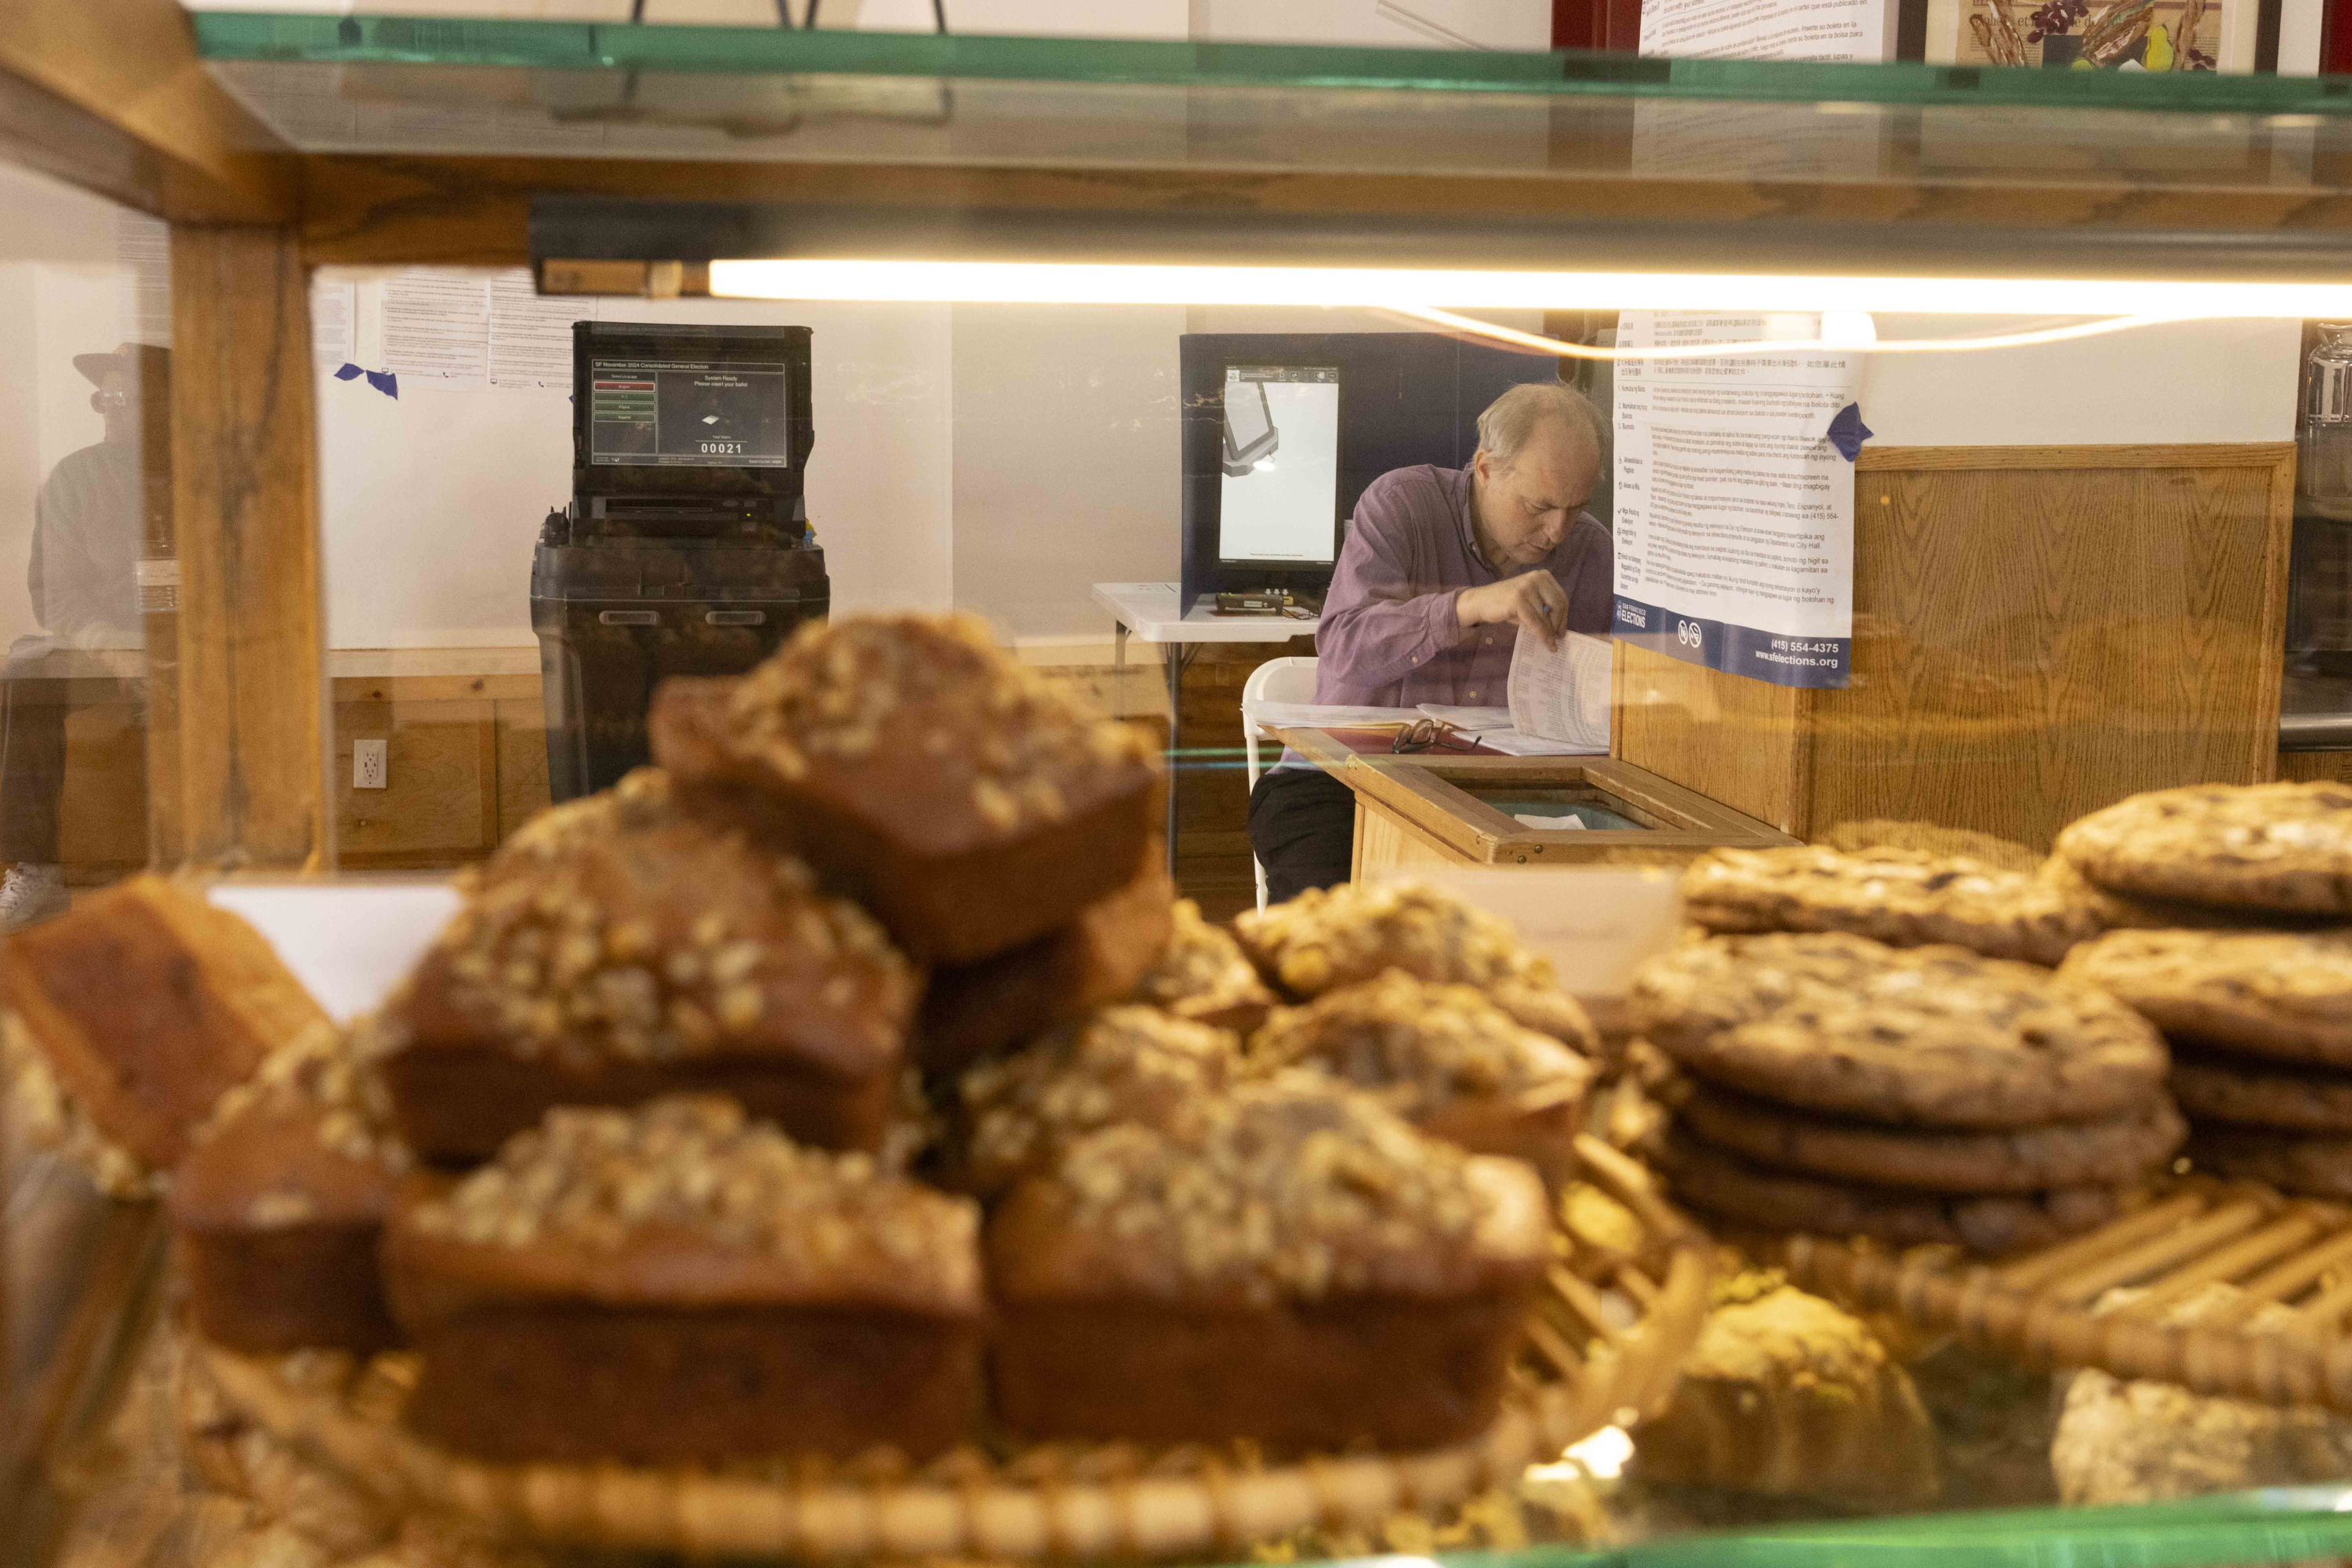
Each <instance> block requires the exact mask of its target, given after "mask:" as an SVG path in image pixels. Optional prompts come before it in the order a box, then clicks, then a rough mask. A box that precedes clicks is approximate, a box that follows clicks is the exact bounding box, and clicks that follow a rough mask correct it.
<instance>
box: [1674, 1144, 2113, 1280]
mask: <svg viewBox="0 0 2352 1568" xmlns="http://www.w3.org/2000/svg"><path fill="white" fill-rule="evenodd" d="M1662 1162H1663V1163H1664V1168H1665V1173H1666V1180H1667V1183H1668V1184H1669V1185H1670V1186H1671V1187H1672V1188H1673V1189H1674V1192H1675V1196H1677V1197H1679V1198H1681V1199H1682V1200H1683V1201H1684V1202H1685V1203H1687V1204H1689V1205H1691V1206H1692V1207H1694V1208H1698V1209H1704V1210H1706V1212H1707V1213H1709V1214H1711V1215H1716V1216H1717V1217H1718V1218H1722V1219H1727V1220H1731V1221H1734V1222H1736V1223H1740V1224H1746V1225H1751V1226H1759V1227H1761V1228H1763V1229H1767V1230H1801V1231H1809V1232H1811V1233H1812V1234H1814V1235H1816V1236H1829V1237H1848V1236H1868V1237H1876V1238H1877V1239H1879V1240H1881V1241H1885V1242H1891V1243H1893V1244H1894V1245H1895V1246H1897V1247H1916V1246H1922V1245H1927V1244H1930V1243H1937V1244H1942V1245H1947V1246H1958V1247H1967V1248H1969V1250H1970V1251H1972V1252H1980V1253H1985V1254H1990V1255H1998V1254H2003V1253H2012V1252H2030V1251H2032V1250H2034V1249H2035V1248H2037V1247H2049V1246H2052V1245H2053V1244H2054V1243H2057V1242H2060V1241H2063V1240H2064V1239H2066V1238H2067V1237H2070V1236H2079V1235H2081V1234H2082V1233H2084V1231H2088V1230H2095V1229H2097V1228H2098V1227H2099V1226H2103V1225H2105V1224H2106V1223H2107V1221H2109V1220H2111V1219H2113V1218H2115V1217H2116V1215H2118V1214H2120V1213H2121V1212H2122V1211H2123V1205H2124V1198H2125V1194H2124V1192H2123V1191H2121V1190H2119V1189H2117V1188H2116V1187H2113V1186H2077V1187H2057V1188H2053V1189H2051V1190H2049V1191H2046V1192H2039V1193H2024V1194H1990V1195H1986V1194H1972V1195H1958V1196H1944V1195H1938V1194H1930V1193H1917V1192H1904V1191H1901V1190H1898V1189H1896V1188H1893V1187H1876V1186H1868V1185H1864V1184H1860V1183H1848V1182H1835V1181H1829V1180H1825V1179H1823V1178H1822V1177H1819V1176H1805V1175H1796V1174H1792V1173H1786V1172H1780V1171H1773V1170H1768V1169H1766V1168H1765V1167H1763V1166H1760V1165H1755V1164H1751V1163H1748V1162H1747V1161H1745V1160H1742V1159H1740V1158H1738V1156H1736V1155H1732V1154H1726V1153H1724V1152H1721V1151H1719V1150H1716V1149H1712V1148H1709V1147H1708V1146H1707V1145H1706V1144H1705V1143H1702V1142H1698V1141H1697V1140H1696V1139H1693V1138H1691V1137H1689V1136H1688V1135H1687V1134H1682V1133H1676V1134H1673V1135H1670V1136H1669V1137H1668V1139H1667V1141H1666V1143H1665V1146H1664V1152H1663V1154H1662Z"/></svg>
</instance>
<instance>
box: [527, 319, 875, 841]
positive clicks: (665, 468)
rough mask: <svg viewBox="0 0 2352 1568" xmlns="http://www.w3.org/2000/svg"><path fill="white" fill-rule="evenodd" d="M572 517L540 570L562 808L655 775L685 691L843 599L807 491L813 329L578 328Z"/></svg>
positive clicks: (613, 324)
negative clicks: (652, 715) (639, 774)
mask: <svg viewBox="0 0 2352 1568" xmlns="http://www.w3.org/2000/svg"><path fill="white" fill-rule="evenodd" d="M814 440H815V436H814V431H813V430H812V428H811V426H810V422H809V329H808V328H806V327H753V326H700V325H691V326H690V325H683V324H671V323H666V322H665V323H639V322H626V321H579V322H575V323H573V325H572V501H571V504H570V506H569V507H567V508H565V509H563V510H560V511H551V512H550V513H549V514H548V516H547V521H546V523H545V525H544V527H543V528H542V529H541V534H540V542H539V549H538V551H537V552H536V553H535V554H534V555H533V557H532V559H531V570H530V621H531V629H532V630H533V631H535V632H536V633H537V634H538V636H539V649H540V673H541V688H542V692H543V695H544V700H545V702H546V706H547V774H548V781H547V782H548V793H549V795H550V797H551V799H554V800H558V801H562V800H570V799H572V798H574V797H575V796H578V795H586V794H589V793H591V792H592V791H595V790H600V789H604V788H605V787H607V786H608V785H610V784H614V783H615V782H616V781H617V780H619V778H620V777H621V775H622V774H624V773H627V772H628V771H629V770H630V769H631V768H634V767H637V766H641V765H642V764H644V763H646V761H647V760H648V758H647V751H646V707H647V705H648V704H649V703H650V702H651V700H652V698H653V692H654V688H655V686H656V685H657V684H658V683H659V682H660V681H661V680H662V679H665V678H666V677H668V676H673V675H736V674H740V673H741V672H743V671H744V670H747V669H749V668H751V667H752V666H753V665H755V664H757V663H758V662H759V661H760V660H761V659H762V658H766V657H767V656H768V655H769V654H770V653H771V652H772V651H774V649H775V648H776V647H777V646H778V645H779V644H780V643H781V642H782V640H783V638H784V637H786V636H787V635H788V634H789V633H790V632H791V631H792V630H793V627H795V626H799V625H800V624H801V623H803V622H804V621H810V620H822V619H824V616H825V612H826V609H827V606H828V605H829V603H830V601H831V597H832V589H831V584H829V582H828V581H827V579H826V577H825V572H824V552H823V551H822V550H820V549H819V548H817V546H816V543H815V541H814V536H813V535H812V534H811V533H810V531H809V527H808V510H807V507H806V505H805V503H804V500H803V495H802V489H801V482H802V477H803V472H804V471H805V469H806V468H807V464H808V456H809V449H810V447H812V446H813V445H814Z"/></svg>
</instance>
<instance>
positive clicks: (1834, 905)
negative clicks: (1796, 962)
mask: <svg viewBox="0 0 2352 1568" xmlns="http://www.w3.org/2000/svg"><path fill="white" fill-rule="evenodd" d="M1682 890H1683V907H1684V909H1685V911H1686V912H1687V913H1688V914H1689V916H1690V918H1691V919H1692V920H1693V921H1696V922H1697V923H1698V924H1700V925H1702V926H1705V927H1706V929H1707V930H1709V931H1727V932H1747V931H1852V932H1853V933H1854V934H1855V935H1857V936H1866V937H1870V938H1873V939H1874V940H1875V941H1878V942H1885V943H1887V944H1888V945H1890V946H1893V947H1925V946H1927V945H1930V944H1932V943H1936V942H1951V943H1954V944H1956V945H1958V946H1960V947H1965V948H1968V949H1969V950H1970V951H1972V952H1980V953H1983V954H1984V955H1985V956H1986V957H1988V958H2015V959H2022V960H2024V961H2025V962H2026V963H2043V964H2053V963H2057V962H2058V961H2059V960H2060V959H2062V958H2063V957H2064V956H2065V955H2066V950H2067V949H2068V948H2070V947H2072V946H2074V944H2075V943H2076V942H2082V941H2084V940H2085V939H2087V938H2090V937H2093V936H2095V935H2097V934H2098V933H2099V931H2101V930H2103V929H2104V928H2103V927H2102V926H2101V925H2100V924H2099V922H2098V921H2097V919H2096V917H2095V916H2094V915H2093V914H2092V912H2091V911H2090V910H2088V909H2086V908H2084V907H2083V906H2082V905H2081V904H2080V903H2077V902H2074V901H2070V900H2067V899H2066V898H2065V897H2064V896H2063V894H2061V893H2060V892H2059V891H2057V890H2056V889H2052V888H2049V887H2045V886H2043V885H2042V883H2040V882H2038V881H2037V880H2035V879H2034V878H2033V877H2032V876H2031V875H2029V874H2027V873H2025V872H2022V871H2004V870H2001V869H2000V868H1997V867H1993V866H1990V865H1987V864H1986V863H1984V862H1983V861H1980V860H1970V859H1966V858H1961V857H1958V856H1951V855H1932V854H1928V853H1927V852H1926V851H1924V850H1917V849H1870V850H1864V851H1862V852H1860V853H1855V854H1845V853H1841V852H1840V851H1838V850H1835V849H1827V848H1823V847H1821V846H1819V845H1813V844H1797V845H1790V846H1789V847H1786V848H1780V849H1717V850H1715V851H1714V852H1713V853H1711V854H1707V855H1704V856H1702V857H1700V858H1698V859H1697V860H1696V861H1695V862H1693V863H1692V865H1691V868H1690V869H1689V870H1688V871H1687V872H1685V874H1684V876H1683V889H1682Z"/></svg>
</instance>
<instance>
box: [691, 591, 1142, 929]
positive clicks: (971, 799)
mask: <svg viewBox="0 0 2352 1568" xmlns="http://www.w3.org/2000/svg"><path fill="white" fill-rule="evenodd" d="M648 727H649V730H650V732H651V734H652V738H653V746H654V755H655V757H656V760H658V761H660V762H661V763H663V764H664V765H665V766H667V767H671V768H673V769H675V770H676V771H677V773H678V775H679V777H680V778H681V779H682V780H684V781H687V782H688V783H690V784H694V785H696V786H698V787H702V788H709V789H715V790H717V791H719V792H721V793H722V794H723V795H726V796H727V797H728V799H727V805H726V809H730V810H734V811H739V812H741V813H743V814H744V815H745V816H747V817H748V818H750V819H753V820H756V821H758V822H759V823H760V824H761V826H763V827H764V828H765V829H766V830H767V831H769V832H772V833H773V834H774V835H776V836H777V837H779V839H780V840H781V841H782V842H784V843H787V844H789V845H790V846H791V847H793V848H794V849H795V851H796V852H798V853H799V854H802V855H804V856H806V857H807V858H809V859H810V860H811V861H812V862H813V863H814V864H815V865H816V866H817V868H819V869H820V870H821V871H823V872H824V875H825V876H826V877H827V879H829V880H832V881H835V882H836V883H838V884H839V885H840V886H841V887H843V888H844V889H845V890H847V891H848V892H850V893H851V894H852V895H853V896H855V897H856V898H857V899H859V900H861V901H863V902H864V903H865V904H866V905H867V907H869V908H871V909H872V910H874V911H875V913H876V914H877V916H879V917H880V918H881V920H882V922H883V923H884V924H885V925H886V926H887V927H888V928H889V929H890V932H891V934H892V935H893V936H894V937H896V938H897V939H898V942H899V944H900V945H901V946H903V947H904V948H906V949H907V951H908V952H911V953H913V954H914V955H915V956H916V957H918V958H919V959H921V960H923V961H924V962H926V963H971V962H972V961H974V960H977V959H982V958H986V957H988V956H989V955H990V954H992V953H995V952H1003V951H1004V950H1006V949H1007V948H1013V947H1018V946H1019V945H1021V944H1022V943H1023V942H1029V941H1032V940H1034V938H1036V937H1039V936H1043V935H1044V934H1045V932H1047V931H1052V930H1053V929H1055V927H1057V926H1061V925H1065V924H1066V923H1068V922H1069V921H1071V920H1073V919H1075V918H1076V915H1077V913H1078V911H1079V910H1083V909H1084V908H1086V906H1087V905H1088V904H1090V903H1093V902H1094V901H1095V900H1097V899H1099V898H1102V897H1103V896H1104V895H1106V894H1108V893H1109V892H1110V891H1111V890H1112V889H1115V888H1117V887H1118V885H1119V884H1120V882H1121V881H1123V880H1124V879H1126V878H1127V877H1129V875H1130V874H1131V868H1133V867H1134V865H1135V864H1136V860H1137V858H1138V857H1139V855H1140V854H1141V852H1142V849H1143V847H1144V842H1145V839H1146V837H1148V835H1149V834H1150V830H1151V823H1152V817H1153V816H1154V808H1155V802H1156V799H1157V797H1158V793H1159V784H1160V762H1159V759H1158V757H1157V756H1156V755H1155V754H1154V753H1153V752H1152V751H1151V749H1150V744H1149V743H1148V742H1147V741H1146V740H1145V738H1144V737H1143V735H1142V734H1141V732H1140V731H1137V730H1135V729H1133V728H1132V727H1130V726H1129V725H1126V724H1122V723H1119V722H1118V721H1115V720H1111V719H1107V718H1104V717H1101V716H1099V715H1097V714H1095V713H1091V712H1088V711H1087V710H1083V709H1081V708H1080V707H1078V706H1077V705H1076V704H1075V703H1073V702H1072V701H1071V700H1069V699H1068V698H1066V697H1065V696H1064V695H1062V694H1061V693H1060V692H1058V691H1056V690H1055V689H1053V688H1052V687H1050V686H1049V685H1047V684H1046V683H1045V680H1044V679H1042V678H1040V677H1039V676H1038V675H1037V674H1036V673H1035V672H1034V671H1033V670H1030V669H1029V668H1026V667H1024V666H1023V665H1022V664H1021V663H1020V661H1019V660H1017V659H1014V658H1012V657H1011V656H1009V655H1007V654H1006V653H1004V652H1003V651H1002V650H1001V649H999V648H998V647H996V646H995V645H994V642H993V641H992V638H991V637H990V636H989V632H988V628H987V626H986V625H985V624H984V623H982V622H981V621H979V620H977V619H975V618H973V617H971V616H856V617H853V618H850V619H847V620H842V621H835V622H832V623H830V624H813V625H810V626H803V627H802V628H801V629H800V630H799V631H798V632H797V633H795V634H794V635H793V639H792V640H791V641H790V642H789V643H787V644H786V645H785V646H784V647H782V649H781V650H779V651H778V652H777V653H776V654H775V656H774V657H772V658H770V659H769V660H768V661H767V662H766V663H764V664H762V665H761V666H760V667H759V668H757V669H755V670H753V671H752V672H751V674H750V675H748V676H745V677H743V678H742V679H740V680H739V681H736V682H734V683H733V684H732V685H730V686H729V687H727V688H725V689H723V691H722V690H719V689H713V687H712V686H711V685H710V683H709V682H687V681H669V682H665V683H664V685H663V686H662V688H661V689H660V690H659V691H658V692H656V694H655V700H654V709H653V712H652V714H651V716H650V718H649V720H648Z"/></svg>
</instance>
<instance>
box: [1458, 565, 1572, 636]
mask: <svg viewBox="0 0 2352 1568" xmlns="http://www.w3.org/2000/svg"><path fill="white" fill-rule="evenodd" d="M1454 616H1455V617H1456V618H1457V619H1459V620H1460V621H1461V623H1462V624H1463V626H1501V625H1505V624H1508V625H1512V626H1520V627H1523V628H1524V629H1526V630H1528V631H1531V632H1533V633H1535V635H1536V636H1538V637H1541V638H1543V645H1544V647H1548V648H1558V647H1559V637H1560V634H1561V633H1562V632H1565V631H1566V630H1568V593H1567V591H1566V590H1565V589H1563V588H1562V587H1560V585H1559V579H1558V578H1556V577H1554V576H1553V575H1552V574H1550V573H1549V572H1548V571H1546V570H1544V569H1543V568H1542V567H1540V566H1538V568H1536V569H1535V570H1534V571H1532V572H1522V573H1520V574H1518V575H1517V576H1516V577H1506V578H1504V579H1503V580H1502V581H1501V582H1499V583H1489V584H1486V586H1485V587H1483V588H1465V589H1463V590H1462V592H1461V594H1460V595H1457V596H1456V597H1455V599H1454Z"/></svg>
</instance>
